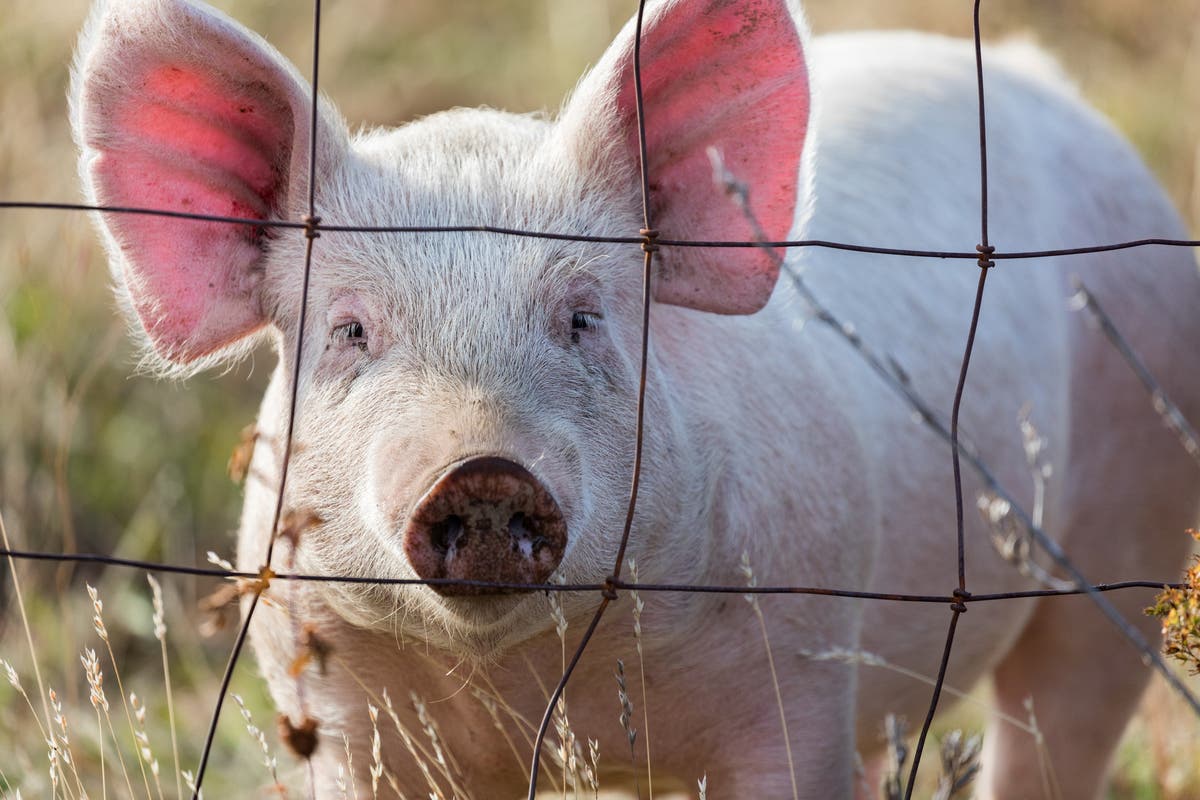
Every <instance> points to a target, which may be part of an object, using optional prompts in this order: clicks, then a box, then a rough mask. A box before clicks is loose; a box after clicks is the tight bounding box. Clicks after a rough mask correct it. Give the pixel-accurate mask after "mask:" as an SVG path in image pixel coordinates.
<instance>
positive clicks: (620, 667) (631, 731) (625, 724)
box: [613, 658, 642, 798]
mask: <svg viewBox="0 0 1200 800" xmlns="http://www.w3.org/2000/svg"><path fill="white" fill-rule="evenodd" d="M613 676H614V677H615V678H616V679H617V702H618V703H620V704H621V714H620V716H619V717H618V718H617V719H618V721H619V722H620V723H621V728H622V729H623V730H624V731H625V738H626V739H627V740H628V741H629V763H630V765H632V766H633V780H634V788H636V789H638V797H639V798H640V797H641V796H642V793H641V789H640V787H638V784H637V774H638V773H637V751H636V750H635V749H634V744H635V743H636V742H637V733H638V732H637V729H636V728H634V727H633V703H632V702H631V701H630V699H629V691H628V689H626V687H625V662H624V661H622V660H621V659H619V658H618V659H617V671H616V672H615V673H613Z"/></svg>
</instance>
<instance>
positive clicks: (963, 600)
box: [950, 589, 971, 614]
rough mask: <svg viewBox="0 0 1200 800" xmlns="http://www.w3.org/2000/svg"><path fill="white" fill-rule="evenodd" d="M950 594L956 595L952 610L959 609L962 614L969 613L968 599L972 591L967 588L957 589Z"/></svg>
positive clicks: (951, 605)
mask: <svg viewBox="0 0 1200 800" xmlns="http://www.w3.org/2000/svg"><path fill="white" fill-rule="evenodd" d="M950 594H951V595H953V596H954V602H953V603H951V604H950V610H951V611H957V612H958V613H960V614H965V613H967V601H968V600H970V599H971V593H970V592H968V591H967V590H966V589H955V590H954V591H953V592H951V593H950Z"/></svg>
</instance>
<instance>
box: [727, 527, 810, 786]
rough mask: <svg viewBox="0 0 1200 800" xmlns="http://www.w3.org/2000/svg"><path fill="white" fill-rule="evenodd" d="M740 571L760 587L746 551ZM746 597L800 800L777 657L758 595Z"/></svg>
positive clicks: (747, 583)
mask: <svg viewBox="0 0 1200 800" xmlns="http://www.w3.org/2000/svg"><path fill="white" fill-rule="evenodd" d="M740 569H741V572H742V574H743V575H744V576H745V577H746V586H748V587H750V588H751V589H753V588H754V587H756V586H758V579H757V578H755V577H754V570H753V569H752V568H751V566H750V554H749V553H747V552H746V551H745V550H743V551H742V563H741V565H740ZM744 597H745V598H746V602H747V603H749V604H750V607H751V608H753V609H754V616H755V617H757V618H758V627H759V629H760V630H762V637H763V647H765V648H766V651H767V666H769V667H770V668H771V685H772V686H774V687H775V704H776V706H778V708H779V727H780V728H782V730H783V745H784V749H785V751H786V752H787V762H788V774H789V775H790V776H791V778H792V800H800V790H799V788H798V787H797V785H796V763H795V761H793V760H792V738H791V736H789V735H788V726H787V713H786V712H785V711H784V709H783V690H782V689H781V688H780V686H779V675H778V673H776V672H775V656H774V655H773V654H772V652H771V637H770V636H768V635H767V620H766V617H764V616H763V612H762V607H761V606H760V605H759V602H758V595H756V594H747V595H744Z"/></svg>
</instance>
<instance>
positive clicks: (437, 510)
mask: <svg viewBox="0 0 1200 800" xmlns="http://www.w3.org/2000/svg"><path fill="white" fill-rule="evenodd" d="M566 545H567V524H566V521H565V520H564V519H563V516H562V511H561V510H559V507H558V503H556V502H555V501H554V497H553V496H551V494H550V492H549V491H548V490H547V489H546V487H545V486H543V485H542V483H541V481H539V480H538V479H537V478H536V477H534V476H533V474H532V473H530V472H529V470H527V469H525V468H524V467H522V466H521V465H520V464H517V463H514V462H512V461H509V460H508V459H504V458H498V457H494V456H485V457H477V458H471V459H469V460H467V461H463V462H461V463H459V464H456V465H454V466H453V467H451V468H450V469H449V470H448V471H447V472H446V473H445V474H444V475H442V476H441V477H440V478H439V479H438V480H437V481H436V482H435V483H434V484H433V487H432V488H430V489H429V491H428V492H426V493H425V496H424V497H423V498H421V500H420V502H419V503H418V504H417V507H416V509H415V510H414V511H413V513H412V516H411V518H410V519H409V523H408V528H407V529H406V530H405V532H404V552H405V554H406V555H407V556H408V560H409V563H411V564H412V566H413V569H414V570H416V573H417V575H418V576H419V577H421V578H423V579H427V580H428V579H437V578H454V579H460V580H471V581H491V582H495V583H545V582H546V580H547V579H548V578H549V577H550V574H551V573H552V572H554V569H555V567H557V566H558V563H559V561H561V560H562V556H563V550H564V549H565V548H566ZM433 588H434V589H435V590H436V591H437V592H439V593H441V594H443V595H479V594H495V593H499V592H503V591H507V590H504V589H493V588H487V587H479V586H455V585H437V586H434V587H433Z"/></svg>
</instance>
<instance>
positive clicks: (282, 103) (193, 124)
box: [71, 0, 347, 369]
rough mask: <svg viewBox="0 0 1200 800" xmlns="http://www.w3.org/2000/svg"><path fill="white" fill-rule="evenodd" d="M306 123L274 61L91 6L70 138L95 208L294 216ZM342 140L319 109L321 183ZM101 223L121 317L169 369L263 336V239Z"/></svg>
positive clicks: (245, 42) (184, 7)
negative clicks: (132, 318)
mask: <svg viewBox="0 0 1200 800" xmlns="http://www.w3.org/2000/svg"><path fill="white" fill-rule="evenodd" d="M311 109H312V98H311V94H310V90H309V87H308V85H307V83H306V82H305V81H304V80H303V79H302V78H301V77H300V76H299V74H298V73H297V72H296V70H295V68H294V67H292V66H291V65H290V64H289V63H288V62H287V61H286V60H285V59H284V58H283V57H282V56H281V55H280V54H279V53H278V52H276V51H275V50H274V49H273V48H272V47H271V46H270V45H268V44H267V43H266V42H265V41H264V40H263V39H261V38H260V37H258V36H256V35H255V34H253V33H251V32H250V31H248V30H246V29H245V28H243V27H242V26H240V25H238V24H237V23H235V22H233V21H232V20H230V19H229V18H227V17H225V16H223V15H221V14H220V13H218V12H216V11H213V10H211V9H208V8H202V7H199V6H196V5H192V4H191V3H190V2H186V0H100V2H97V3H96V5H95V7H94V8H93V10H92V14H91V17H90V18H89V20H88V23H87V25H86V27H85V28H84V30H83V33H82V34H81V36H80V41H79V47H78V49H77V51H76V56H75V65H74V70H73V74H72V86H71V124H72V127H73V131H74V135H75V140H76V143H77V144H78V146H79V149H80V160H79V171H80V176H81V178H82V180H83V187H84V191H85V193H86V195H87V199H88V201H89V202H90V203H93V204H97V205H106V206H134V207H141V208H154V209H164V210H170V211H181V212H190V213H198V214H210V215H216V216H223V217H238V218H244V219H259V220H265V219H271V218H285V217H290V216H293V215H295V214H297V213H302V209H303V208H304V207H305V202H304V200H303V198H304V197H306V195H307V184H308V180H309V175H308V158H309V152H308V151H309V141H310V139H309V136H310V134H309V119H310V114H311ZM346 140H347V133H346V128H345V125H344V123H342V122H341V121H340V120H339V119H338V117H337V115H336V113H334V112H333V111H332V110H331V109H329V108H327V107H324V104H323V105H322V108H321V119H320V122H319V128H318V136H317V141H318V143H319V145H320V152H319V153H318V165H319V167H318V169H319V172H320V171H324V170H327V169H328V168H329V166H330V165H331V164H332V163H335V162H336V161H337V160H338V159H339V158H340V154H341V152H342V151H344V149H345V147H346ZM97 217H98V220H99V227H100V229H101V234H102V236H103V238H104V240H105V244H106V245H107V248H108V253H109V261H110V266H111V269H112V273H113V277H114V279H115V283H116V287H117V292H118V294H119V296H120V298H121V300H122V301H123V305H124V306H125V307H126V309H127V310H131V311H132V312H134V314H135V315H136V319H137V321H138V323H139V324H140V327H141V329H142V331H143V332H144V334H145V337H146V339H147V340H148V342H149V344H150V345H151V347H152V348H153V350H154V352H155V353H156V354H157V355H158V356H159V357H160V358H162V359H164V360H165V361H166V362H168V364H170V365H172V366H173V367H174V368H176V369H194V368H196V367H200V366H204V365H205V364H207V363H209V362H210V361H212V360H214V359H216V358H219V357H220V356H221V355H223V354H225V353H227V352H228V351H230V350H231V349H233V348H235V347H236V346H237V345H238V344H239V343H242V342H245V341H246V340H247V338H248V337H249V336H250V335H251V334H253V333H254V332H255V331H257V330H259V329H260V328H262V327H263V326H265V325H266V323H267V322H268V320H267V318H266V314H265V312H264V309H263V302H262V296H261V292H262V286H263V277H264V270H265V267H264V252H265V251H264V247H265V241H264V230H263V228H262V227H261V226H256V225H237V224H229V223H218V222H198V221H195V220H188V219H175V218H166V217H156V216H146V215H140V214H118V213H109V214H100V215H97Z"/></svg>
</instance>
